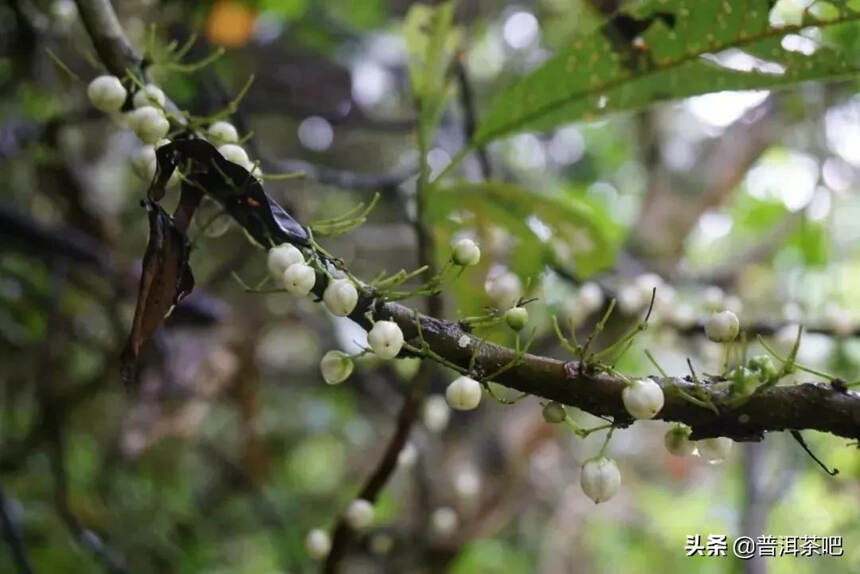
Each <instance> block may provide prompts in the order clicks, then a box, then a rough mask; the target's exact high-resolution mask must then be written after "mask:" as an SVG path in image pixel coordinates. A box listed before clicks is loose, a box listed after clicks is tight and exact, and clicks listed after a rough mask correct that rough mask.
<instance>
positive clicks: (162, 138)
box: [87, 75, 263, 185]
mask: <svg viewBox="0 0 860 574" xmlns="http://www.w3.org/2000/svg"><path fill="white" fill-rule="evenodd" d="M87 96H88V97H89V99H90V102H91V103H92V105H93V107H95V108H97V109H99V110H101V111H103V112H105V113H107V114H110V115H111V116H112V117H114V118H116V120H117V122H118V123H120V124H121V125H124V126H127V127H129V128H131V129H132V131H134V133H135V134H137V137H138V138H140V140H141V141H142V142H143V144H144V145H143V146H141V147H140V148H138V149H137V150H136V151H135V152H134V153H132V155H131V158H130V164H131V168H132V171H134V173H135V174H136V175H137V176H139V177H140V178H141V179H143V180H145V181H150V180H152V177H153V176H154V175H155V169H156V155H155V150H157V149H158V148H159V147H161V146H163V145H166V144H168V143H170V140H169V139H168V138H167V134H168V133H169V132H170V121H169V120H168V118H167V114H166V108H165V106H166V103H167V97H166V96H165V95H164V92H163V91H162V90H161V88H159V87H158V86H156V85H155V84H151V83H150V84H146V85H145V86H143V87H141V88H139V89H137V90H136V91H135V92H134V95H133V96H132V98H131V103H132V106H133V109H132V110H131V111H128V112H126V113H122V108H123V106H125V103H126V100H127V99H128V90H126V88H125V86H123V84H122V82H121V81H120V79H119V78H117V77H116V76H111V75H103V76H98V77H97V78H95V79H94V80H93V81H91V82H90V84H89V86H88V87H87ZM199 135H200V137H205V138H206V139H208V140H209V141H210V142H212V144H214V145H216V146H218V153H220V154H221V155H222V156H224V159H226V160H227V161H230V162H233V163H235V164H237V165H240V166H242V167H243V168H245V169H246V170H248V171H249V172H250V173H251V174H252V175H254V176H255V177H261V176H262V175H263V174H262V171H261V170H260V168H259V166H257V165H256V164H255V163H254V162H252V161H251V160H250V158H249V157H248V154H247V152H246V151H245V150H244V148H242V147H241V146H240V145H239V133H238V131H237V130H236V128H235V127H234V126H233V124H231V123H229V122H225V121H215V122H212V123H211V124H210V125H209V126H208V128H207V129H206V132H205V134H199ZM178 181H179V177H178V174H174V177H172V178H171V180H170V182H169V183H168V185H173V184H174V183H177V182H178Z"/></svg>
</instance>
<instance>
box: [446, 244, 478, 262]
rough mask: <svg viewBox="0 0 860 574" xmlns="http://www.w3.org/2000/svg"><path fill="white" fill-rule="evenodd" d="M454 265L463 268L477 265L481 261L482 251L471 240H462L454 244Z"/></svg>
mask: <svg viewBox="0 0 860 574" xmlns="http://www.w3.org/2000/svg"><path fill="white" fill-rule="evenodd" d="M451 258H452V259H453V260H454V263H456V264H457V265H460V266H462V267H468V266H471V265H477V263H478V261H480V260H481V249H480V248H479V247H478V244H477V243H475V242H474V241H472V240H471V239H461V240H460V241H458V242H457V243H455V244H454V252H453V254H452V256H451Z"/></svg>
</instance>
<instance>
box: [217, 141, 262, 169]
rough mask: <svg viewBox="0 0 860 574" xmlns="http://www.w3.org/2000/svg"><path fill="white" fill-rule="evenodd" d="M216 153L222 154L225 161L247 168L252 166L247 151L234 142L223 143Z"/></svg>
mask: <svg viewBox="0 0 860 574" xmlns="http://www.w3.org/2000/svg"><path fill="white" fill-rule="evenodd" d="M218 153H220V154H221V155H223V156H224V159H226V160H227V161H229V162H233V163H235V164H236V165H239V166H241V167H244V168H245V169H247V170H250V169H251V168H252V167H253V163H252V162H251V160H250V159H249V158H248V152H246V151H245V150H244V149H243V148H242V146H238V145H236V144H224V145H222V146H221V147H219V148H218Z"/></svg>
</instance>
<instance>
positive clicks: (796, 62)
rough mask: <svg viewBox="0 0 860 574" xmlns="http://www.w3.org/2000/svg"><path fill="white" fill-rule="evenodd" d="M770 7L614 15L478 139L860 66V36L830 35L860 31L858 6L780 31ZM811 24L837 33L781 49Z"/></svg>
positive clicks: (531, 79) (494, 110)
mask: <svg viewBox="0 0 860 574" xmlns="http://www.w3.org/2000/svg"><path fill="white" fill-rule="evenodd" d="M771 4H773V2H772V1H771V0H743V1H737V0H697V1H695V2H692V1H691V0H661V1H659V2H647V3H645V4H644V5H642V6H640V7H639V8H638V9H636V10H635V12H634V13H627V14H622V15H621V16H620V17H623V18H625V19H626V20H624V23H625V26H623V27H622V26H619V25H618V19H617V17H616V18H613V19H612V20H610V21H609V22H608V23H607V24H606V25H604V26H603V27H601V28H600V30H598V31H596V32H594V33H592V34H590V35H589V36H587V37H585V38H583V39H581V40H577V41H576V42H574V43H573V44H572V45H571V46H568V47H567V48H565V49H562V50H561V51H560V52H559V53H558V54H557V55H556V56H555V57H554V58H552V59H550V60H549V61H548V62H546V63H545V64H544V65H542V66H541V67H540V68H538V69H537V70H535V71H534V72H532V73H531V74H530V75H528V76H526V77H525V78H523V79H521V80H520V81H518V82H517V83H516V84H514V85H513V86H511V87H510V88H509V89H508V90H506V91H504V92H503V93H502V94H501V95H500V96H499V97H498V98H497V99H496V101H495V102H494V104H493V105H492V106H491V108H490V110H489V112H488V113H487V115H486V116H485V119H484V122H483V123H482V125H481V126H480V128H479V130H478V133H477V134H476V135H475V138H474V142H473V144H474V145H483V144H485V143H487V142H488V141H490V140H493V139H495V138H498V137H500V136H504V135H508V134H511V133H516V132H520V131H524V130H545V129H549V128H552V127H553V126H556V125H559V124H563V123H567V122H571V121H576V120H582V119H591V118H594V117H597V116H598V115H603V114H606V113H610V112H616V111H620V110H630V109H635V108H640V107H643V106H646V105H648V104H651V103H653V102H656V101H660V100H667V99H674V98H682V97H688V96H693V95H698V94H704V93H708V92H716V91H722V90H744V89H760V88H770V87H777V86H783V85H787V84H792V83H797V82H802V81H806V80H820V79H826V78H832V77H838V76H845V75H849V74H854V73H857V72H858V71H860V47H858V45H857V42H853V41H850V40H849V41H843V42H836V41H830V40H829V38H831V37H837V36H839V37H843V38H849V39H850V38H852V37H856V36H857V31H858V30H860V26H858V22H860V9H858V6H857V5H856V3H852V2H845V1H838V2H836V1H834V2H829V3H828V4H829V6H830V8H828V9H827V10H823V9H821V7H819V8H817V9H816V10H810V9H807V10H806V11H804V12H803V13H801V14H798V16H797V19H796V20H795V21H794V22H792V23H789V24H785V25H781V26H780V27H775V26H772V25H771V24H770V22H769V10H770V5H771ZM819 4H822V3H821V2H818V3H816V4H815V5H814V6H818V5H819ZM812 28H818V29H821V30H823V31H827V32H829V33H828V34H827V35H826V36H825V37H823V39H822V42H821V43H820V44H817V45H816V48H815V51H814V52H813V53H811V54H805V53H802V52H801V51H794V50H791V49H786V48H785V47H784V46H783V38H785V37H786V36H790V35H795V36H797V35H801V34H808V33H809V29H812ZM631 30H636V31H637V32H633V33H630V31H631ZM807 39H808V38H807ZM810 41H812V40H810ZM789 47H790V42H789ZM733 49H734V52H729V50H733ZM731 57H733V58H734V62H732V61H731ZM727 58H728V59H727ZM738 60H741V61H740V63H738ZM730 66H731V67H730Z"/></svg>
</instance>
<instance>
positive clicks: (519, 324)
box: [505, 307, 529, 331]
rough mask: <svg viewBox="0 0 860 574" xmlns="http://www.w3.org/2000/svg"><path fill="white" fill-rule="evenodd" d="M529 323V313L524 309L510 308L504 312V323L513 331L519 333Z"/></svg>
mask: <svg viewBox="0 0 860 574" xmlns="http://www.w3.org/2000/svg"><path fill="white" fill-rule="evenodd" d="M528 322H529V312H528V311H526V308H525V307H511V308H510V309H508V310H507V311H506V312H505V323H507V324H508V327H510V328H511V329H513V330H514V331H520V330H522V328H523V327H525V326H526V323H528Z"/></svg>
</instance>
